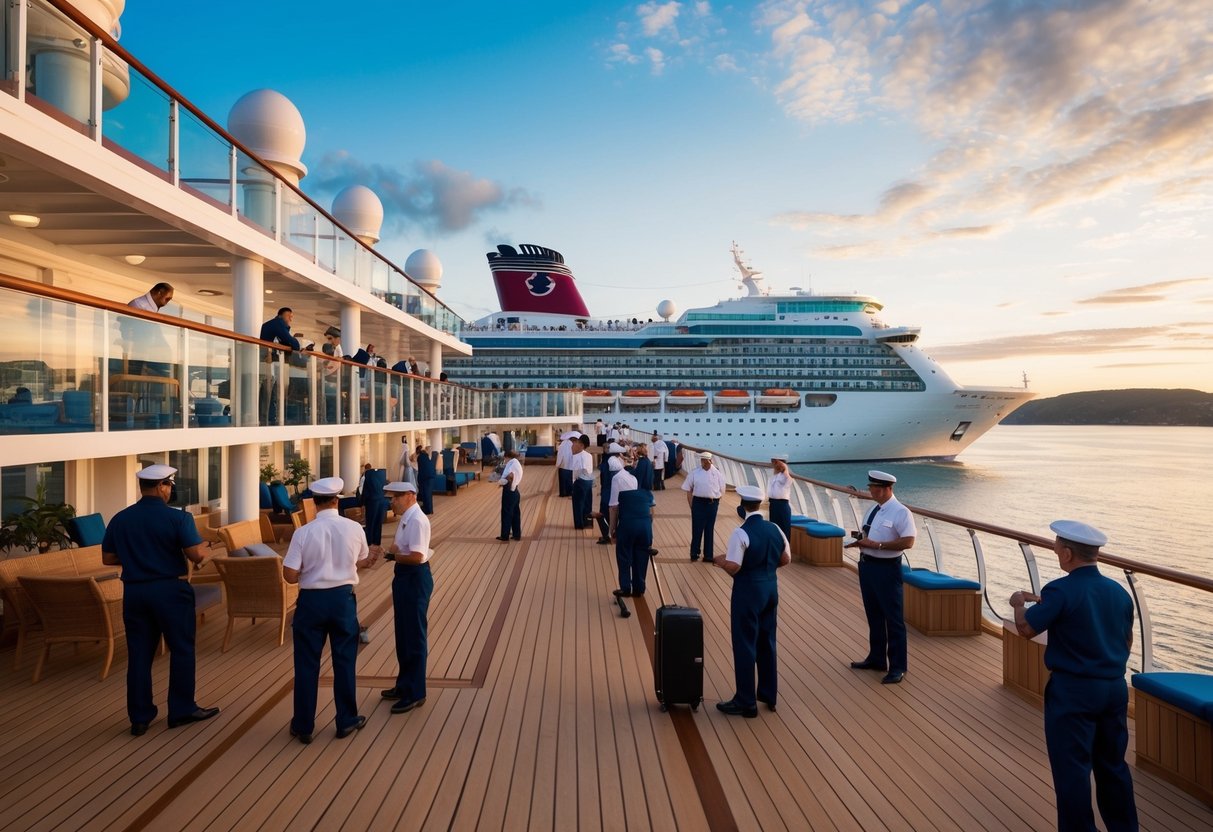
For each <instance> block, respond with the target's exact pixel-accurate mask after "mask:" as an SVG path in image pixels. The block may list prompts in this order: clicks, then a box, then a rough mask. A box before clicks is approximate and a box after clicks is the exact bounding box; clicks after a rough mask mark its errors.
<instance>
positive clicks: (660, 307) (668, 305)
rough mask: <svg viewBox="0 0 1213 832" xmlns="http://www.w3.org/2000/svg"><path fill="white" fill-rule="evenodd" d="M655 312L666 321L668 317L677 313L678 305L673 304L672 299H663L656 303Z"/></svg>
mask: <svg viewBox="0 0 1213 832" xmlns="http://www.w3.org/2000/svg"><path fill="white" fill-rule="evenodd" d="M657 314H658V315H660V316H661V317H662V319H663V320H666V321H668V320H669V319H670V318H672V317H674V316H675V315H676V314H678V307H677V306H675V305H674V301H672V300H663V301H662V302H661V303H659V304H657Z"/></svg>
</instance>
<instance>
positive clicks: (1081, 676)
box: [1011, 520, 1137, 832]
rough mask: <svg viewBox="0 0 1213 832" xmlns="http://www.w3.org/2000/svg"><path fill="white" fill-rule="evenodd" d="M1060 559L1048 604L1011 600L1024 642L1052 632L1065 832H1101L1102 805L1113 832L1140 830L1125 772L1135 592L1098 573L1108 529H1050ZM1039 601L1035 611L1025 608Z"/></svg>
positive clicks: (1050, 691)
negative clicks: (1132, 595)
mask: <svg viewBox="0 0 1213 832" xmlns="http://www.w3.org/2000/svg"><path fill="white" fill-rule="evenodd" d="M1049 528H1050V529H1052V530H1053V532H1054V533H1055V534H1056V535H1057V537H1056V539H1055V540H1054V541H1053V551H1054V552H1055V553H1056V554H1057V563H1058V565H1059V566H1061V570H1062V571H1063V572H1065V573H1066V574H1065V576H1064V577H1061V578H1058V579H1057V580H1055V581H1050V582H1049V583H1048V584H1046V585H1045V588H1044V589H1043V590H1041V593H1040V595H1039V596H1037V595H1033V594H1032V593H1030V592H1016V593H1014V594H1013V595H1012V596H1011V607H1012V608H1013V609H1014V611H1015V627H1016V629H1018V630H1019V634H1020V635H1022V636H1023V637H1024V638H1032V637H1033V636H1035V635H1036V634H1037V633H1043V632H1048V634H1049V643H1048V645H1047V646H1046V647H1045V667H1047V668H1049V671H1050V676H1049V683H1048V685H1047V686H1046V687H1045V745H1046V746H1047V747H1048V749H1049V765H1050V766H1051V767H1052V768H1053V788H1054V789H1055V790H1056V792H1057V828H1058V830H1060V832H1072V831H1073V832H1077V831H1078V830H1093V829H1095V816H1094V813H1093V812H1092V811H1091V773H1092V771H1093V772H1094V774H1095V802H1096V803H1097V804H1099V814H1100V816H1101V817H1102V818H1103V822H1104V826H1106V827H1107V829H1108V832H1122V831H1123V830H1136V829H1137V806H1136V804H1135V802H1134V798H1133V776H1132V774H1131V773H1130V772H1129V766H1128V765H1127V764H1126V763H1125V749H1126V748H1127V747H1128V744H1129V729H1128V723H1127V711H1128V706H1129V689H1128V686H1127V685H1125V664H1126V662H1128V660H1129V651H1130V649H1131V648H1132V646H1133V602H1132V600H1131V599H1130V598H1129V593H1127V592H1125V590H1124V589H1123V588H1122V587H1121V586H1120V584H1118V583H1116V581H1113V580H1112V579H1111V578H1107V577H1104V576H1103V575H1102V574H1100V572H1099V566H1098V560H1099V547H1101V546H1103V545H1104V544H1105V543H1107V542H1108V538H1107V536H1106V535H1105V534H1104V533H1103V532H1101V531H1099V529H1096V528H1093V527H1092V526H1088V525H1087V524H1086V523H1080V522H1078V521H1076V520H1058V521H1056V522H1054V523H1052V524H1050V525H1049ZM1026 601H1036V602H1038V603H1036V604H1035V605H1034V606H1033V607H1032V608H1031V609H1025V608H1024V602H1026Z"/></svg>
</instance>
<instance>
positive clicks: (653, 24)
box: [636, 2, 682, 38]
mask: <svg viewBox="0 0 1213 832" xmlns="http://www.w3.org/2000/svg"><path fill="white" fill-rule="evenodd" d="M681 9H682V4H681V3H677V2H672V3H644V4H642V5H640V6H637V7H636V16H637V17H639V18H640V26H641V28H642V29H643V30H644V33H645V35H646V36H647V37H650V38H651V37H653V36H654V35H656V34H658V33H659V32H661V31H663V30H665V29H674V24H675V22H676V21H677V20H678V12H679V11H680V10H681Z"/></svg>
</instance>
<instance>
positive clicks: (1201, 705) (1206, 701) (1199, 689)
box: [1133, 673, 1213, 722]
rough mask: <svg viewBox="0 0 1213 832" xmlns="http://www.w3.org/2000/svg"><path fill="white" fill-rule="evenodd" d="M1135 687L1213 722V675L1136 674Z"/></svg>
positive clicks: (1134, 678)
mask: <svg viewBox="0 0 1213 832" xmlns="http://www.w3.org/2000/svg"><path fill="white" fill-rule="evenodd" d="M1133 687H1135V688H1137V689H1138V690H1140V691H1142V692H1143V693H1148V694H1150V695H1151V696H1153V697H1156V698H1158V699H1161V700H1162V701H1163V702H1166V703H1168V704H1170V705H1174V706H1175V707H1177V708H1179V709H1181V710H1184V711H1187V712H1188V713H1190V714H1194V715H1196V716H1198V717H1200V718H1201V719H1203V720H1206V721H1208V722H1213V675H1210V674H1208V673H1134V674H1133Z"/></svg>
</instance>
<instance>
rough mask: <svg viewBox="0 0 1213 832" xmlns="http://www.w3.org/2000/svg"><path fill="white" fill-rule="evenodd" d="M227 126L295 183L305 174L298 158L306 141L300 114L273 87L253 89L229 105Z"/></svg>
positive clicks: (289, 101)
mask: <svg viewBox="0 0 1213 832" xmlns="http://www.w3.org/2000/svg"><path fill="white" fill-rule="evenodd" d="M227 129H228V132H230V133H231V134H232V135H233V136H235V137H236V138H237V139H239V140H240V141H241V142H243V143H244V144H245V145H246V146H247V147H248V148H249V149H250V150H252V151H253V152H254V153H256V154H257V155H258V156H260V157H261V158H262V159H264V160H265V161H267V162H269V163H271V164H273V165H274V167H275V168H276V169H277V170H278V172H279V173H281V174H282V175H283V176H287V177H293V178H294V180H295V181H296V182H298V181H299V180H300V179H302V178H303V177H304V176H306V175H307V167H306V166H305V165H304V164H303V162H302V161H300V157H302V156H303V147H304V145H305V144H307V129H306V128H305V127H304V125H303V116H301V115H300V114H299V110H298V109H296V108H295V105H294V104H292V103H291V100H290V99H289V98H287V97H286V96H285V95H283V94H282V93H280V92H275V91H274V90H254V91H253V92H250V93H247V94H246V95H244V96H243V97H241V99H240V100H239V101H237V102H236V103H235V104H233V105H232V110H231V112H229V113H228V114H227Z"/></svg>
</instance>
